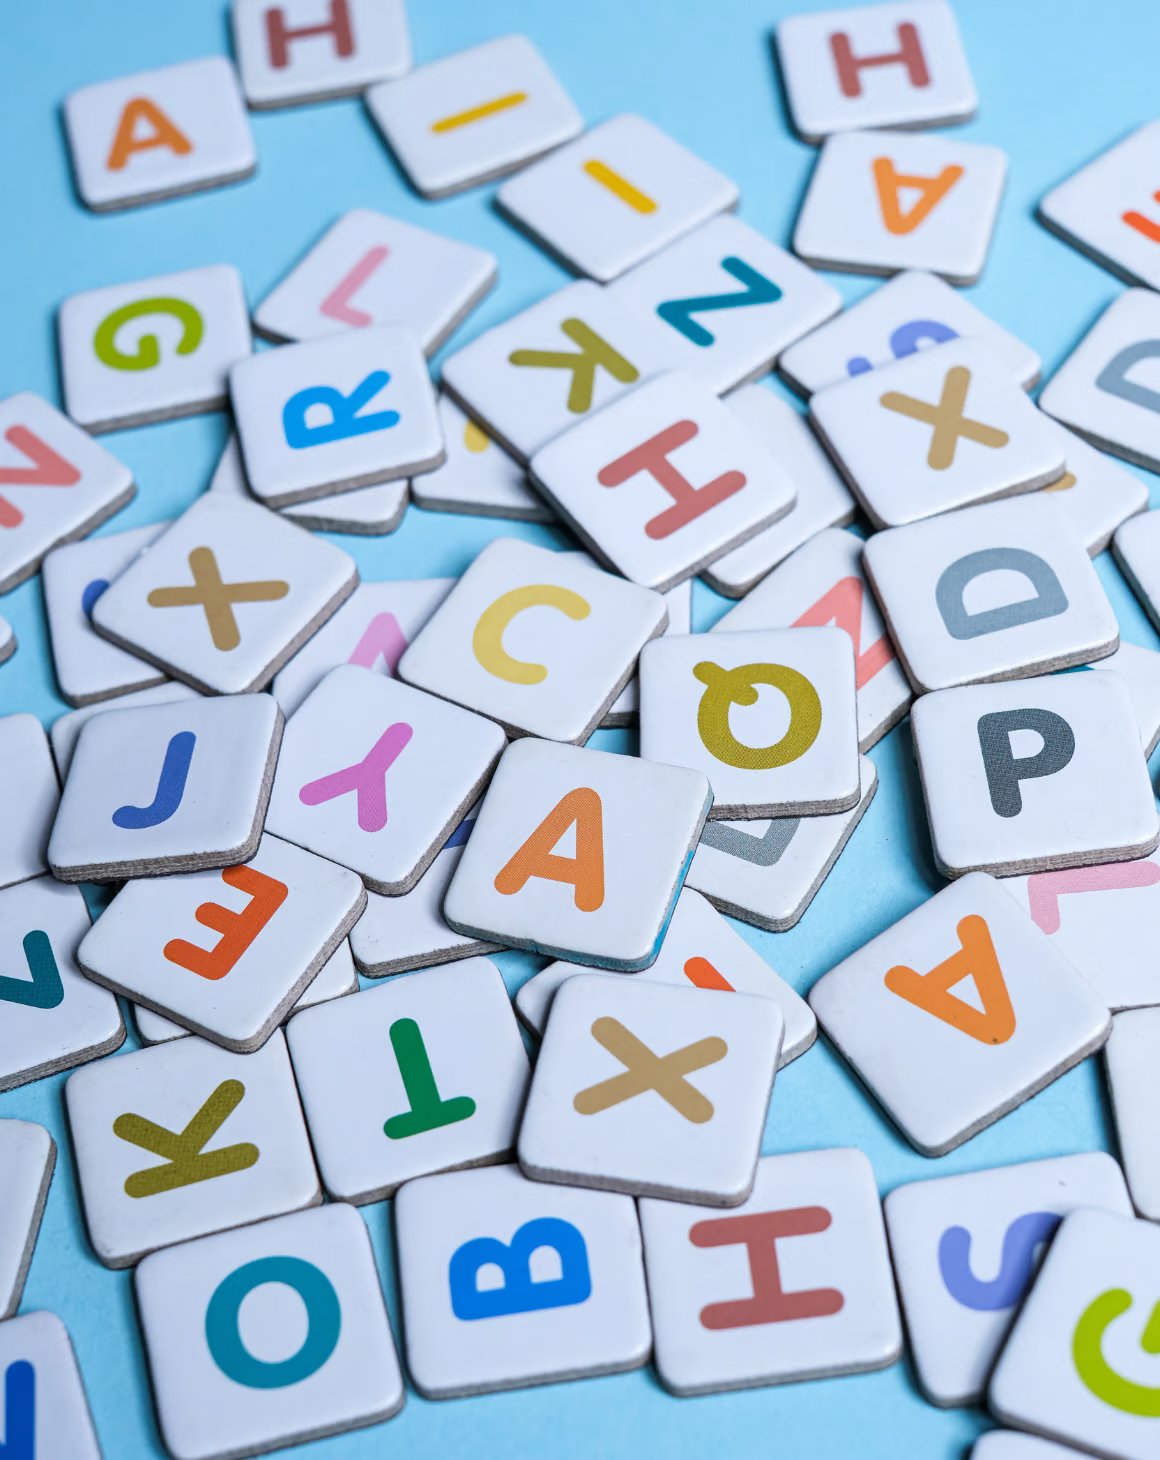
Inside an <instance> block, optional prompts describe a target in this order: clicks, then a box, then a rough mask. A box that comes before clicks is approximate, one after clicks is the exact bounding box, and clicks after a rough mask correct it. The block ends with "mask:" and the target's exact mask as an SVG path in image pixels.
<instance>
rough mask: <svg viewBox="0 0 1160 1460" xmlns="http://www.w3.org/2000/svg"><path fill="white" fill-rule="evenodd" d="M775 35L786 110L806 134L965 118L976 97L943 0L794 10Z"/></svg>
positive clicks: (816, 137)
mask: <svg viewBox="0 0 1160 1460" xmlns="http://www.w3.org/2000/svg"><path fill="white" fill-rule="evenodd" d="M776 36H777V56H778V61H779V62H780V64H781V75H782V81H783V83H784V85H785V92H786V100H787V101H788V103H789V110H790V115H791V116H792V118H793V124H794V127H795V128H796V129H797V131H798V133H799V134H800V136H801V137H802V138H804V140H805V141H807V142H812V143H814V144H817V143H818V142H820V141H821V140H822V139H823V138H824V137H827V136H829V135H831V134H832V133H834V132H846V131H850V130H852V129H854V128H863V127H905V128H907V129H908V130H910V129H913V128H916V127H940V126H945V125H947V124H948V123H951V122H965V121H967V120H969V119H970V118H971V117H973V116H974V114H975V111H976V109H977V107H978V104H979V99H978V96H977V95H976V92H975V83H974V81H973V79H972V77H971V71H970V67H969V66H968V65H967V58H966V55H965V53H964V51H963V43H962V39H961V37H960V35H959V28H958V25H957V24H956V23H955V14H954V11H953V10H952V9H951V7H950V5H948V4H947V3H946V0H902V3H898V0H888V3H886V4H882V5H858V6H855V7H851V8H849V9H841V10H822V11H819V12H818V13H817V14H814V15H791V16H788V17H787V18H786V19H785V20H781V21H779V22H778V25H777V30H776Z"/></svg>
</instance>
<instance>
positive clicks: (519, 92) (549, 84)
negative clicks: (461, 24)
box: [366, 35, 584, 198]
mask: <svg viewBox="0 0 1160 1460" xmlns="http://www.w3.org/2000/svg"><path fill="white" fill-rule="evenodd" d="M366 102H367V106H368V107H369V108H370V113H371V116H372V117H373V118H374V120H375V123H376V125H377V126H378V128H379V131H380V132H382V134H383V136H384V138H385V139H386V143H387V146H388V147H389V148H390V149H391V151H392V152H393V153H394V154H395V160H396V161H397V162H398V164H399V166H400V167H401V168H402V169H403V171H404V172H405V173H406V174H407V177H408V178H409V179H410V181H411V183H412V184H413V185H414V187H415V188H416V189H417V190H418V191H419V192H421V193H422V194H423V196H424V197H427V198H444V197H446V196H447V195H448V194H449V193H457V192H461V191H462V190H463V189H464V188H470V187H474V186H475V185H476V184H477V183H484V182H491V181H492V180H493V179H494V178H497V177H502V176H503V175H504V174H505V173H508V172H513V171H514V170H515V169H516V168H518V167H523V166H524V164H525V163H528V162H530V161H531V160H532V159H533V158H535V157H539V156H541V154H543V153H544V152H548V151H550V150H551V149H552V148H553V147H558V146H559V145H560V144H561V143H562V142H567V141H568V140H569V139H570V138H572V137H575V136H576V134H577V132H579V131H580V130H581V128H582V127H583V126H584V122H583V119H582V118H581V116H580V113H579V112H578V111H577V110H576V107H575V106H574V104H573V102H572V99H571V97H570V96H569V95H568V93H567V92H566V91H565V90H564V88H563V87H562V86H561V85H560V83H559V81H557V79H556V77H555V75H554V74H553V72H552V70H551V69H550V68H549V66H548V64H547V62H546V61H545V60H544V58H543V56H541V55H540V53H539V51H538V50H537V49H536V47H535V46H534V45H533V44H532V43H531V41H530V40H529V39H528V38H527V36H523V35H506V36H498V37H497V38H496V39H495V40H491V41H485V42H484V44H483V45H481V46H472V47H471V48H470V49H469V50H466V51H456V52H454V53H453V54H452V55H450V56H443V57H441V58H440V59H439V60H438V61H430V62H428V63H427V65H425V66H418V67H416V69H415V70H414V71H412V72H411V73H410V74H409V75H407V76H403V77H401V78H399V79H398V80H395V81H385V82H383V83H382V84H381V85H379V86H373V87H371V89H370V91H368V92H367V97H366Z"/></svg>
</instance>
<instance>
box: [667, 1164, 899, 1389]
mask: <svg viewBox="0 0 1160 1460" xmlns="http://www.w3.org/2000/svg"><path fill="white" fill-rule="evenodd" d="M640 1225H641V1231H642V1233H643V1235H644V1252H645V1267H646V1270H647V1272H648V1285H649V1298H650V1300H651V1303H652V1313H653V1326H654V1330H655V1347H656V1364H657V1372H658V1373H659V1374H660V1378H661V1382H662V1383H663V1384H664V1386H665V1388H666V1389H668V1390H670V1391H671V1392H672V1393H673V1394H710V1393H714V1392H717V1391H720V1390H723V1389H751V1388H756V1387H757V1386H759V1385H765V1384H788V1383H794V1382H800V1381H801V1380H804V1379H817V1378H822V1377H825V1376H829V1375H836V1374H856V1373H862V1372H865V1371H866V1370H868V1369H883V1368H886V1367H887V1365H889V1364H893V1363H894V1362H895V1361H896V1360H897V1359H898V1358H899V1356H900V1355H901V1353H902V1324H901V1322H900V1320H899V1316H898V1303H897V1300H896V1298H895V1296H894V1281H893V1276H892V1274H891V1271H890V1257H889V1254H888V1253H887V1250H886V1233H885V1230H884V1229H883V1226H882V1208H881V1206H880V1205H879V1201H878V1188H877V1185H876V1184H875V1181H874V1172H873V1171H872V1170H871V1167H870V1162H869V1161H868V1160H867V1159H866V1157H865V1156H864V1155H863V1154H862V1152H861V1151H853V1150H827V1151H803V1152H801V1153H799V1154H795V1155H790V1156H765V1157H763V1158H762V1159H761V1160H760V1161H759V1162H758V1163H757V1179H756V1181H755V1182H754V1185H753V1193H752V1195H751V1196H750V1197H749V1199H748V1200H747V1201H746V1202H745V1204H744V1205H743V1206H740V1207H738V1208H737V1209H736V1210H735V1211H732V1212H730V1213H729V1214H728V1215H723V1216H709V1215H707V1214H706V1212H705V1209H704V1208H703V1207H696V1206H691V1205H689V1204H687V1203H685V1202H671V1201H654V1200H651V1199H646V1200H644V1201H642V1202H641V1203H640Z"/></svg>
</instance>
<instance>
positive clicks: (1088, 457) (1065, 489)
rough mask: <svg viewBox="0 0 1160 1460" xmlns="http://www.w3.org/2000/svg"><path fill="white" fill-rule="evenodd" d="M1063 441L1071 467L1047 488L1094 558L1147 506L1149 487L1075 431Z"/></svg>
mask: <svg viewBox="0 0 1160 1460" xmlns="http://www.w3.org/2000/svg"><path fill="white" fill-rule="evenodd" d="M1060 429H1061V430H1063V428H1062V427H1061V428H1060ZM1063 441H1064V446H1063V449H1064V454H1065V455H1066V457H1067V470H1066V471H1065V472H1064V474H1063V476H1062V477H1060V479H1059V481H1057V482H1053V483H1052V484H1051V486H1049V487H1048V488H1046V490H1047V492H1048V493H1049V500H1050V501H1051V502H1052V503H1053V504H1054V506H1055V510H1056V512H1057V513H1058V514H1059V515H1060V517H1061V518H1062V519H1063V520H1064V522H1066V523H1067V525H1068V527H1069V528H1070V529H1071V530H1072V532H1074V533H1075V535H1076V537H1078V538H1079V540H1080V541H1081V542H1082V543H1083V545H1084V547H1086V548H1087V550H1088V552H1089V553H1090V554H1091V555H1092V557H1093V558H1094V557H1095V556H1096V554H1097V553H1102V552H1103V550H1104V549H1105V548H1106V547H1107V546H1108V544H1109V543H1110V542H1111V540H1112V537H1113V535H1114V534H1115V531H1116V529H1117V528H1118V527H1120V526H1121V524H1123V523H1125V522H1127V521H1128V519H1129V518H1132V517H1135V516H1137V515H1138V514H1139V513H1142V512H1144V511H1145V510H1146V509H1147V506H1148V488H1147V487H1146V486H1145V485H1144V483H1143V482H1142V481H1141V480H1140V478H1139V477H1138V476H1134V475H1133V474H1132V472H1130V471H1125V470H1124V468H1123V467H1122V466H1119V465H1118V464H1117V463H1116V462H1114V461H1113V460H1112V459H1111V457H1110V456H1107V455H1105V453H1104V452H1102V451H1097V450H1096V449H1095V447H1094V446H1089V445H1088V443H1087V442H1086V441H1085V440H1084V439H1083V437H1082V436H1077V435H1076V434H1075V432H1074V431H1065V430H1064V431H1063Z"/></svg>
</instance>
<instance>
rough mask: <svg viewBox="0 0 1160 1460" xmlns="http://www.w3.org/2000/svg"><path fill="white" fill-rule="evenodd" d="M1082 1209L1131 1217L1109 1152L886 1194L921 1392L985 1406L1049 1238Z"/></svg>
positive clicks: (947, 1404)
mask: <svg viewBox="0 0 1160 1460" xmlns="http://www.w3.org/2000/svg"><path fill="white" fill-rule="evenodd" d="M1078 1207H1101V1208H1102V1209H1103V1210H1105V1211H1111V1212H1119V1213H1120V1214H1121V1215H1122V1216H1126V1217H1130V1216H1131V1215H1132V1204H1131V1202H1130V1201H1129V1200H1128V1190H1127V1187H1126V1186H1125V1185H1124V1174H1123V1172H1122V1171H1121V1170H1120V1168H1119V1166H1118V1165H1117V1164H1116V1162H1115V1161H1114V1160H1113V1159H1112V1158H1111V1156H1109V1155H1107V1154H1106V1153H1105V1152H1103V1151H1087V1152H1084V1153H1083V1154H1082V1155H1078V1156H1061V1157H1057V1158H1055V1159H1053V1160H1047V1161H1023V1162H1020V1163H1018V1164H1016V1165H1013V1166H1000V1167H997V1168H994V1169H992V1170H984V1171H971V1172H968V1173H967V1174H965V1175H961V1176H944V1177H939V1178H936V1179H935V1180H933V1181H913V1182H909V1183H907V1184H905V1185H903V1186H896V1187H895V1188H894V1190H893V1191H892V1192H891V1193H890V1195H889V1196H888V1197H887V1198H886V1202H885V1210H886V1227H887V1230H888V1231H889V1233H890V1250H891V1253H892V1255H893V1258H894V1271H895V1275H896V1277H897V1280H898V1289H899V1296H900V1297H901V1299H902V1307H903V1311H904V1313H905V1314H906V1327H907V1331H908V1333H909V1336H910V1348H911V1353H912V1355H913V1357H914V1366H915V1370H916V1371H917V1374H918V1381H919V1384H920V1386H921V1388H922V1392H923V1393H924V1394H925V1395H926V1397H927V1398H928V1399H929V1400H930V1401H931V1403H932V1404H937V1405H939V1406H941V1407H942V1408H944V1409H949V1408H952V1407H958V1406H960V1405H966V1404H979V1403H981V1402H982V1400H983V1397H984V1395H985V1394H986V1391H987V1377H988V1375H989V1374H990V1372H991V1369H992V1368H993V1367H994V1364H995V1359H996V1358H997V1357H998V1355H999V1353H1000V1351H1001V1349H1002V1347H1003V1344H1004V1342H1005V1340H1006V1338H1007V1334H1008V1332H1009V1331H1010V1328H1011V1323H1012V1321H1013V1319H1014V1317H1015V1313H1016V1310H1017V1308H1018V1306H1019V1304H1020V1303H1021V1302H1022V1300H1023V1298H1024V1296H1025V1294H1026V1292H1027V1290H1028V1289H1029V1288H1030V1286H1031V1284H1032V1282H1033V1281H1034V1280H1035V1274H1036V1272H1037V1270H1038V1267H1039V1261H1040V1259H1041V1258H1042V1256H1043V1251H1044V1248H1045V1247H1046V1245H1047V1244H1048V1243H1049V1242H1050V1241H1051V1239H1052V1237H1053V1236H1054V1235H1055V1230H1056V1228H1057V1227H1058V1226H1059V1224H1060V1222H1061V1220H1062V1219H1063V1218H1064V1217H1065V1216H1067V1214H1068V1213H1069V1212H1073V1211H1075V1210H1076V1208H1078Z"/></svg>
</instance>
